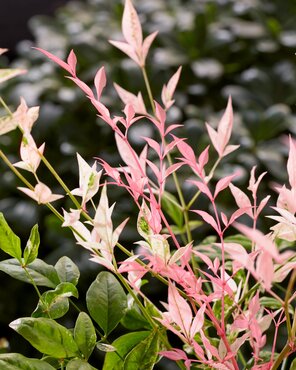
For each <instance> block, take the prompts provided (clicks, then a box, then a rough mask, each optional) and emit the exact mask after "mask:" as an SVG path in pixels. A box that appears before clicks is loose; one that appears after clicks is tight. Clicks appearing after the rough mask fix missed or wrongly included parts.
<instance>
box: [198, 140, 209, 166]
mask: <svg viewBox="0 0 296 370" xmlns="http://www.w3.org/2000/svg"><path fill="white" fill-rule="evenodd" d="M209 148H210V147H209V146H207V147H206V148H205V149H204V150H203V151H202V152H201V154H200V155H199V157H198V164H199V166H200V168H201V170H203V168H204V166H205V165H206V164H207V163H208V160H209Z"/></svg>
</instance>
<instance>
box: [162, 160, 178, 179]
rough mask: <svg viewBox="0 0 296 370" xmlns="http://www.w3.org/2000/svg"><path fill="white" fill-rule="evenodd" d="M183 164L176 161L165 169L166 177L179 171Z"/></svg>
mask: <svg viewBox="0 0 296 370" xmlns="http://www.w3.org/2000/svg"><path fill="white" fill-rule="evenodd" d="M181 166H182V163H174V164H172V165H171V166H170V167H168V168H167V169H166V171H165V175H164V177H165V178H167V177H168V176H169V175H171V174H172V173H173V172H175V171H177V170H178V169H179V168H180V167H181Z"/></svg>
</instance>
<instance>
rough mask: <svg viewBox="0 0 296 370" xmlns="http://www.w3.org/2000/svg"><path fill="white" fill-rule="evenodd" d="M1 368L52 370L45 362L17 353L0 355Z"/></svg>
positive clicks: (11, 369) (6, 369)
mask: <svg viewBox="0 0 296 370" xmlns="http://www.w3.org/2000/svg"><path fill="white" fill-rule="evenodd" d="M0 369H1V370H54V367H52V366H51V365H49V364H48V363H47V362H44V361H42V360H37V359H35V358H28V357H25V356H23V355H20V354H19V353H7V354H2V355H0Z"/></svg>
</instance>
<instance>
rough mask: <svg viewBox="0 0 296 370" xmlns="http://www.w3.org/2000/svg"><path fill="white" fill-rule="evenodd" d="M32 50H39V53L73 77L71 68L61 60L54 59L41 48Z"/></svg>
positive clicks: (53, 56)
mask: <svg viewBox="0 0 296 370" xmlns="http://www.w3.org/2000/svg"><path fill="white" fill-rule="evenodd" d="M34 49H36V50H39V51H40V52H41V53H43V54H44V55H45V56H47V58H49V59H51V60H52V61H54V62H55V63H57V64H58V65H59V66H60V67H62V68H63V69H65V70H66V71H67V72H69V73H70V74H71V75H73V73H72V68H71V67H70V66H69V65H68V64H67V63H65V62H64V61H63V60H62V59H60V58H58V57H56V56H55V55H53V54H52V53H50V52H48V51H46V50H43V49H41V48H34ZM74 77H75V76H74Z"/></svg>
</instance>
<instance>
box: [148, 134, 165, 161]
mask: <svg viewBox="0 0 296 370" xmlns="http://www.w3.org/2000/svg"><path fill="white" fill-rule="evenodd" d="M144 139H145V140H146V141H147V143H148V145H149V146H150V147H151V148H152V149H154V150H155V152H156V153H157V154H158V156H159V158H161V148H160V145H159V144H158V142H157V141H156V140H154V139H151V138H150V137H144Z"/></svg>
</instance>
